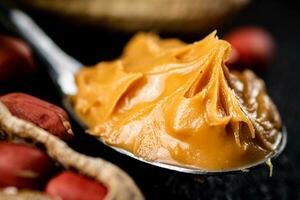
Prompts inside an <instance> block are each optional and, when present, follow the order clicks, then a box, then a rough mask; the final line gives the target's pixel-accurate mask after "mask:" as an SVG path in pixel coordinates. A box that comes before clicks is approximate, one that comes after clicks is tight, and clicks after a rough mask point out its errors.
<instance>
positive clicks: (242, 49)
mask: <svg viewBox="0 0 300 200" xmlns="http://www.w3.org/2000/svg"><path fill="white" fill-rule="evenodd" d="M224 39H225V40H227V41H228V42H229V43H230V44H231V45H232V47H233V52H232V54H231V57H230V59H229V60H228V64H229V65H232V66H243V67H252V68H256V67H264V66H267V65H268V64H269V63H270V61H271V60H272V57H273V54H274V50H275V43H274V41H273V39H272V37H271V35H270V34H269V33H268V32H266V31H265V30H263V29H261V28H258V27H254V26H248V27H241V28H239V29H237V30H234V31H233V32H231V33H229V34H228V35H227V36H225V37H224Z"/></svg>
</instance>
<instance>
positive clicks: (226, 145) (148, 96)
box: [74, 32, 281, 170]
mask: <svg viewBox="0 0 300 200" xmlns="http://www.w3.org/2000/svg"><path fill="white" fill-rule="evenodd" d="M230 51H231V47H230V44H229V43H227V42H226V41H223V40H219V39H218V38H217V37H216V36H215V32H213V33H211V34H210V35H208V36H207V37H206V38H204V39H203V40H200V41H199V42H195V43H192V44H185V43H183V42H181V41H179V40H177V39H164V40H162V39H160V38H159V37H158V36H156V35H153V34H145V33H140V34H137V35H136V36H135V37H134V38H133V39H132V40H131V41H130V42H129V43H128V44H127V46H126V47H125V49H124V52H123V55H122V56H121V57H120V58H119V59H117V60H114V61H110V62H101V63H99V64H97V65H96V66H95V67H87V68H83V69H82V70H81V71H80V72H79V73H78V74H77V85H78V93H77V95H76V96H75V97H74V107H75V110H76V112H77V114H78V115H79V116H80V117H81V118H82V120H83V121H84V122H85V123H86V124H87V125H88V127H89V131H88V132H89V133H90V134H92V135H95V136H97V137H100V138H101V139H102V140H103V141H104V142H106V143H108V144H110V145H113V146H117V147H120V148H123V149H126V150H128V151H130V152H132V153H134V154H135V155H137V156H140V157H143V158H144V159H147V160H149V161H159V162H165V163H171V164H181V165H187V166H194V167H198V168H202V169H213V170H219V169H230V168H236V167H241V166H246V165H248V164H251V163H253V162H257V161H258V160H260V159H263V158H264V157H265V156H266V155H267V154H268V153H270V152H271V151H272V150H274V148H275V147H276V145H277V143H278V140H279V139H280V131H279V130H280V126H281V123H280V117H279V114H278V112H277V110H276V107H275V106H274V105H273V103H272V101H271V100H270V98H269V97H268V96H267V94H266V92H265V87H264V83H263V82H262V81H261V80H260V79H258V78H257V77H256V76H255V75H254V74H253V73H252V72H251V71H245V72H243V73H238V72H234V73H230V72H228V70H227V68H226V66H225V61H226V60H227V59H228V56H229V53H230Z"/></svg>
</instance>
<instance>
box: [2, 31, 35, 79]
mask: <svg viewBox="0 0 300 200" xmlns="http://www.w3.org/2000/svg"><path fill="white" fill-rule="evenodd" d="M35 71H36V67H35V65H34V62H33V58H32V53H31V49H30V48H29V46H28V45H27V44H26V43H24V42H23V41H22V40H19V39H17V38H14V37H10V36H5V35H0V80H2V81H3V80H10V79H13V78H19V77H22V76H25V75H28V74H31V73H33V72H35Z"/></svg>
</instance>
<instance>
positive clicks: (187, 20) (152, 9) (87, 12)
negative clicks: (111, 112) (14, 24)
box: [18, 0, 250, 33]
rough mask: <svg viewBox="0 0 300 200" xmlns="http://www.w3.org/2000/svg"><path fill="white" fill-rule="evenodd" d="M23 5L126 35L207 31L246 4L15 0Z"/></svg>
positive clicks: (231, 0)
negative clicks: (125, 33) (150, 32)
mask: <svg viewBox="0 0 300 200" xmlns="http://www.w3.org/2000/svg"><path fill="white" fill-rule="evenodd" d="M18 1H20V2H21V3H22V4H23V5H25V6H27V7H29V8H32V9H34V10H39V11H41V12H48V13H52V14H56V15H58V16H61V17H63V18H65V19H68V20H71V21H72V20H73V21H75V22H76V23H78V22H81V23H84V24H85V23H87V24H91V25H95V26H101V27H108V28H112V29H115V30H122V31H126V32H132V31H138V30H157V31H160V32H180V33H193V32H199V31H207V30H210V29H212V28H214V27H216V26H217V25H219V24H221V23H223V22H224V21H225V20H226V19H228V18H229V17H230V16H232V15H233V14H234V13H236V12H237V11H238V10H239V9H241V8H242V7H243V6H245V5H246V4H247V3H248V2H249V1H250V0H214V1H212V0H18Z"/></svg>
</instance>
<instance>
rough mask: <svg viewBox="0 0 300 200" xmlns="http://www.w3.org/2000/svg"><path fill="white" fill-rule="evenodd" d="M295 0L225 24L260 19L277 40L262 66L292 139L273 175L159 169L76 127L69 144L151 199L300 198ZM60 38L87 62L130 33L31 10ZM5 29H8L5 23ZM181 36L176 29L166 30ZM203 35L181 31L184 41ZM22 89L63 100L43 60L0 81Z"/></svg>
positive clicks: (299, 44)
mask: <svg viewBox="0 0 300 200" xmlns="http://www.w3.org/2000/svg"><path fill="white" fill-rule="evenodd" d="M298 10H299V7H297V4H296V3H295V1H291V0H287V1H284V0H278V1H272V0H260V1H255V2H254V3H253V4H252V5H250V6H249V7H248V8H247V9H245V10H244V11H243V12H242V13H240V15H239V16H238V17H236V18H235V19H234V20H232V21H231V22H230V23H228V24H226V25H225V26H222V27H216V28H218V30H219V35H220V36H222V35H223V34H224V33H226V32H227V31H228V30H231V29H232V28H234V27H236V26H239V25H246V24H256V25H260V26H262V27H264V28H266V29H267V30H269V31H270V32H271V33H272V34H273V36H274V38H275V40H276V42H277V52H276V57H275V60H274V62H273V64H272V65H271V66H270V67H269V69H268V70H266V71H264V72H260V73H259V74H260V76H261V77H262V78H263V79H264V80H265V81H266V85H267V88H268V91H269V94H270V96H271V97H272V98H273V100H274V102H275V103H276V104H277V106H278V108H279V111H280V113H281V115H282V119H283V122H284V124H285V125H286V127H287V131H288V144H287V148H286V150H285V151H284V152H283V154H282V155H281V156H280V157H279V158H278V159H276V160H274V161H273V165H274V173H273V177H271V178H270V177H269V176H268V168H267V167H262V168H259V169H257V170H254V171H251V172H249V173H245V174H235V175H226V176H214V177H206V178H203V177H197V176H192V175H186V174H180V173H175V172H172V171H167V170H161V169H157V168H153V167H151V166H148V165H145V164H142V163H140V162H137V161H134V160H132V159H130V158H127V157H126V156H122V155H120V154H118V153H116V152H114V151H112V150H110V149H108V148H105V147H103V146H102V145H100V144H99V143H98V142H97V141H95V140H93V139H91V138H88V137H85V136H84V134H83V131H82V130H81V129H80V128H78V127H75V132H77V133H78V134H79V135H78V139H77V140H76V141H74V142H73V143H72V144H71V145H72V146H73V147H74V148H76V149H78V150H79V151H81V152H84V153H87V154H89V155H94V156H101V157H103V158H105V159H107V160H110V161H112V162H114V163H115V164H117V165H119V166H120V167H122V168H123V169H124V170H126V171H127V172H128V173H129V174H130V175H131V176H132V177H133V178H134V179H135V181H136V182H137V184H139V186H140V188H141V189H142V191H143V193H144V194H145V196H146V197H147V198H148V199H228V200H229V199H243V200H244V199H266V200H269V199H300V171H299V169H300V136H299V133H300V123H299V119H300V76H299V74H300V56H299V52H300V37H299V35H300V20H299V19H300V12H299V11H298ZM31 14H32V16H33V17H34V18H35V19H36V20H37V22H38V23H39V24H40V25H41V26H42V27H43V28H44V29H45V30H46V32H47V33H49V35H50V36H51V37H52V38H53V39H54V40H55V41H57V43H58V44H59V45H60V46H61V47H63V49H65V50H66V51H67V52H68V53H70V54H71V55H72V56H74V57H76V58H78V59H79V60H80V61H82V62H83V63H86V64H88V65H91V64H95V63H96V62H98V61H101V60H109V59H113V58H115V57H116V56H118V55H119V54H120V52H121V49H122V46H123V45H124V44H125V43H126V41H127V40H128V39H129V38H130V36H131V35H130V34H124V33H120V32H109V31H107V30H103V29H94V28H88V27H81V26H74V24H73V25H70V24H68V23H64V22H62V21H55V20H52V19H51V18H49V17H47V16H45V15H44V16H41V15H37V14H35V13H31ZM1 32H2V33H3V32H6V31H5V30H3V28H2V29H1ZM164 36H178V35H172V34H169V35H164ZM202 36H203V35H200V34H199V35H190V36H186V35H179V37H180V38H182V39H184V40H185V41H193V40H195V39H200V38H201V37H202ZM13 91H23V92H27V93H30V94H33V95H35V96H38V97H40V98H43V99H46V100H49V101H51V102H54V103H56V104H59V103H60V101H59V99H58V97H57V95H56V93H55V88H54V87H53V85H52V84H51V82H50V80H49V78H48V76H47V74H46V73H45V71H44V70H43V69H42V66H41V68H40V70H39V72H38V74H36V75H35V76H33V77H30V78H27V79H23V80H18V81H14V82H11V83H7V82H6V83H0V95H1V94H4V93H7V92H13Z"/></svg>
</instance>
